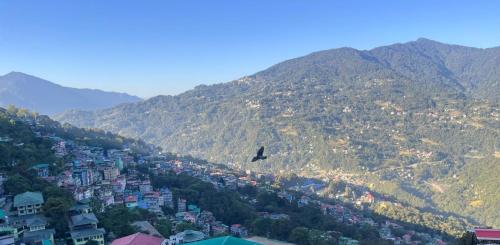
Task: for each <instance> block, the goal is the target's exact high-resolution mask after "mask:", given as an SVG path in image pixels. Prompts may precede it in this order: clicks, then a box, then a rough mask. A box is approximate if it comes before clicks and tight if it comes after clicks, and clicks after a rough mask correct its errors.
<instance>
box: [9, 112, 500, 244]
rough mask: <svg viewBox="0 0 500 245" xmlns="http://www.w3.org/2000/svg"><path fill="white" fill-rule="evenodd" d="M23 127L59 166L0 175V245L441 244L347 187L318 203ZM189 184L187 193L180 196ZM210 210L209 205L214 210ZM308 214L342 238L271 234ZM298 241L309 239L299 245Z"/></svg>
mask: <svg viewBox="0 0 500 245" xmlns="http://www.w3.org/2000/svg"><path fill="white" fill-rule="evenodd" d="M23 123H27V124H28V125H31V128H32V130H33V132H34V135H36V137H39V138H44V139H48V140H50V142H51V144H52V145H51V149H52V151H53V153H54V154H55V156H56V157H57V159H59V160H61V161H62V162H63V163H64V164H63V166H55V164H54V163H52V162H42V163H39V162H33V163H32V166H31V168H30V169H29V173H25V174H27V175H25V176H29V174H32V175H33V177H34V179H33V180H31V181H32V182H31V184H32V186H27V185H25V184H24V182H23V181H21V180H17V179H15V178H17V177H15V178H14V177H11V176H7V175H6V174H1V175H0V187H1V188H0V190H1V195H0V196H1V198H0V205H1V210H0V223H1V224H0V233H1V236H0V244H2V245H3V244H43V245H48V244H73V245H84V244H112V245H125V244H129V245H131V244H137V245H139V244H151V245H153V244H157V245H160V244H161V245H167V244H168V245H174V244H185V243H190V244H193V245H195V244H286V243H285V242H280V241H278V240H290V239H292V240H293V241H291V242H294V243H297V244H340V245H356V244H370V243H369V242H368V243H367V242H366V240H364V241H363V238H366V237H367V235H366V234H359V233H360V232H358V233H355V232H354V231H358V230H359V231H361V233H363V232H365V233H374V234H372V235H373V237H374V238H373V239H375V240H373V241H374V243H373V244H436V245H438V244H439V245H440V244H446V243H447V239H446V235H445V234H442V233H439V232H437V233H436V232H434V233H431V232H425V229H418V228H413V227H414V226H406V225H405V224H404V222H398V221H396V220H392V219H389V218H384V217H381V216H376V215H373V213H372V211H371V209H372V207H373V205H375V204H377V203H378V204H380V203H387V202H389V201H388V200H386V199H384V198H383V197H379V196H376V195H375V194H374V193H371V192H370V190H369V189H355V188H352V189H351V188H349V187H348V186H347V187H344V188H343V190H342V191H337V192H334V194H332V193H331V192H329V194H328V195H327V196H325V195H324V192H325V190H326V189H328V186H326V185H324V184H322V183H321V182H317V181H312V180H306V181H303V182H294V183H288V184H287V185H277V183H278V182H279V180H278V179H277V177H276V176H274V175H273V174H262V173H256V172H251V171H241V170H235V169H232V168H229V167H226V166H222V165H218V164H212V163H207V162H205V161H200V160H196V159H193V158H188V157H183V156H177V155H172V154H165V153H162V152H156V151H154V150H150V151H149V152H148V153H144V152H142V153H137V152H134V151H133V150H132V149H130V148H127V146H126V145H124V146H123V148H120V149H106V148H104V147H98V146H89V145H85V144H82V143H78V142H76V141H73V140H69V139H65V138H63V137H61V136H59V135H56V134H54V133H43V132H41V131H39V130H38V129H39V126H40V125H39V122H37V121H36V120H35V121H33V120H28V119H26V121H24V122H23ZM1 139H2V142H0V143H9V142H10V140H9V139H10V138H9V137H3V136H2V138H1ZM152 149H154V148H152ZM21 174H24V173H21ZM24 181H26V180H24ZM188 182H189V183H190V184H189V188H188V189H183V188H179V187H181V186H183V185H185V184H186V183H188ZM37 186H43V187H37ZM197 186H198V187H197ZM37 188H38V189H37ZM197 188H201V189H202V190H199V189H197ZM203 189H210V190H213V193H209V194H208V195H209V196H212V197H217V196H224V197H228V199H227V200H230V201H229V202H231V200H233V199H230V198H229V197H233V196H232V195H233V194H235V193H238V197H237V200H238V202H241V205H243V206H244V207H243V210H254V211H253V212H255V217H254V216H249V217H247V218H249V219H250V218H251V219H254V222H252V223H248V222H246V223H243V222H241V223H232V222H231V223H228V221H233V220H243V219H240V218H241V217H238V216H241V213H235V215H233V216H237V217H230V215H231V212H232V211H233V210H231V208H232V207H230V206H229V205H233V203H228V204H227V205H226V206H222V209H221V210H219V209H220V208H217V210H215V208H214V210H210V209H207V208H206V207H209V206H210V205H206V203H207V201H206V199H207V198H209V196H204V197H201V198H200V197H197V196H196V195H197V193H201V192H203ZM194 190H198V191H199V192H196V191H194ZM13 192H14V193H13ZM193 193H194V194H193ZM257 193H258V194H257ZM335 193H336V194H335ZM48 195H49V196H50V197H48ZM200 195H201V194H200ZM65 198H67V199H65ZM273 198H274V199H273ZM215 200H217V199H215ZM221 200H226V199H221ZM266 202H267V205H262V203H266ZM217 205H220V204H213V205H212V207H221V206H217ZM273 205H276V207H273ZM399 205H401V204H399ZM235 207H236V206H235ZM244 208H247V209H244ZM276 210H281V211H276ZM308 212H309V214H312V215H313V216H314V215H316V214H318V215H320V216H318V217H319V218H318V219H317V220H316V221H312V222H313V223H314V222H319V219H321V220H328V221H330V222H333V223H332V224H335V225H336V227H338V228H339V229H344V230H343V231H342V232H340V231H338V230H335V229H332V230H319V229H308V228H304V227H296V228H295V229H293V231H292V235H291V236H290V237H292V238H289V237H283V236H282V233H284V234H288V233H289V231H288V230H285V231H280V230H279V229H282V230H284V229H287V227H290V226H287V225H288V224H289V222H291V220H292V221H294V222H295V220H296V219H297V217H298V216H297V214H298V213H299V214H304V213H305V215H307V214H308ZM248 215H250V214H248ZM222 216H224V217H222ZM299 217H305V216H299ZM129 223H130V224H129ZM269 227H270V228H269ZM332 227H333V226H332ZM408 227H410V228H408ZM291 228H293V227H291ZM351 231H353V232H351ZM301 232H302V233H304V232H305V233H306V236H302V235H301V234H302V233H301ZM350 232H351V234H350ZM499 233H500V231H498V230H492V229H484V228H477V229H475V230H472V232H471V234H472V238H471V239H473V240H474V241H476V242H479V243H480V242H482V241H484V242H487V241H490V242H491V241H498V240H499V239H500V238H499V236H498V234H499ZM304 237H306V238H305V239H306V240H307V239H309V240H307V241H305V242H304V241H303V240H301V239H304ZM313 238H314V239H316V240H311V239H313ZM375 241H376V243H375ZM479 243H478V244H479Z"/></svg>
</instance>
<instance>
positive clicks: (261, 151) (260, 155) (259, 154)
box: [252, 146, 267, 162]
mask: <svg viewBox="0 0 500 245" xmlns="http://www.w3.org/2000/svg"><path fill="white" fill-rule="evenodd" d="M266 159H267V156H264V146H262V147H260V149H259V150H258V151H257V156H254V157H253V158H252V162H255V161H257V160H266Z"/></svg>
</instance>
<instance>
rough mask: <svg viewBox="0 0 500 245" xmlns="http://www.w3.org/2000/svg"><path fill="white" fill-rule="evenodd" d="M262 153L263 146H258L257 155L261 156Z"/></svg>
mask: <svg viewBox="0 0 500 245" xmlns="http://www.w3.org/2000/svg"><path fill="white" fill-rule="evenodd" d="M263 155H264V146H262V147H260V149H259V151H257V156H258V157H261V156H263Z"/></svg>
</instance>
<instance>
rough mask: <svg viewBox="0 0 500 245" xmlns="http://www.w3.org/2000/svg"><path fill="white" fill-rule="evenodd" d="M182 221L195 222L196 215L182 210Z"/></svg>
mask: <svg viewBox="0 0 500 245" xmlns="http://www.w3.org/2000/svg"><path fill="white" fill-rule="evenodd" d="M184 221H187V222H191V223H193V224H196V215H195V214H194V213H191V212H184Z"/></svg>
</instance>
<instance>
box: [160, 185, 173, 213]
mask: <svg viewBox="0 0 500 245" xmlns="http://www.w3.org/2000/svg"><path fill="white" fill-rule="evenodd" d="M160 194H161V197H162V199H163V204H161V203H160V204H161V206H166V207H169V208H174V202H173V200H172V192H171V191H170V190H169V189H168V188H162V189H160Z"/></svg>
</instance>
